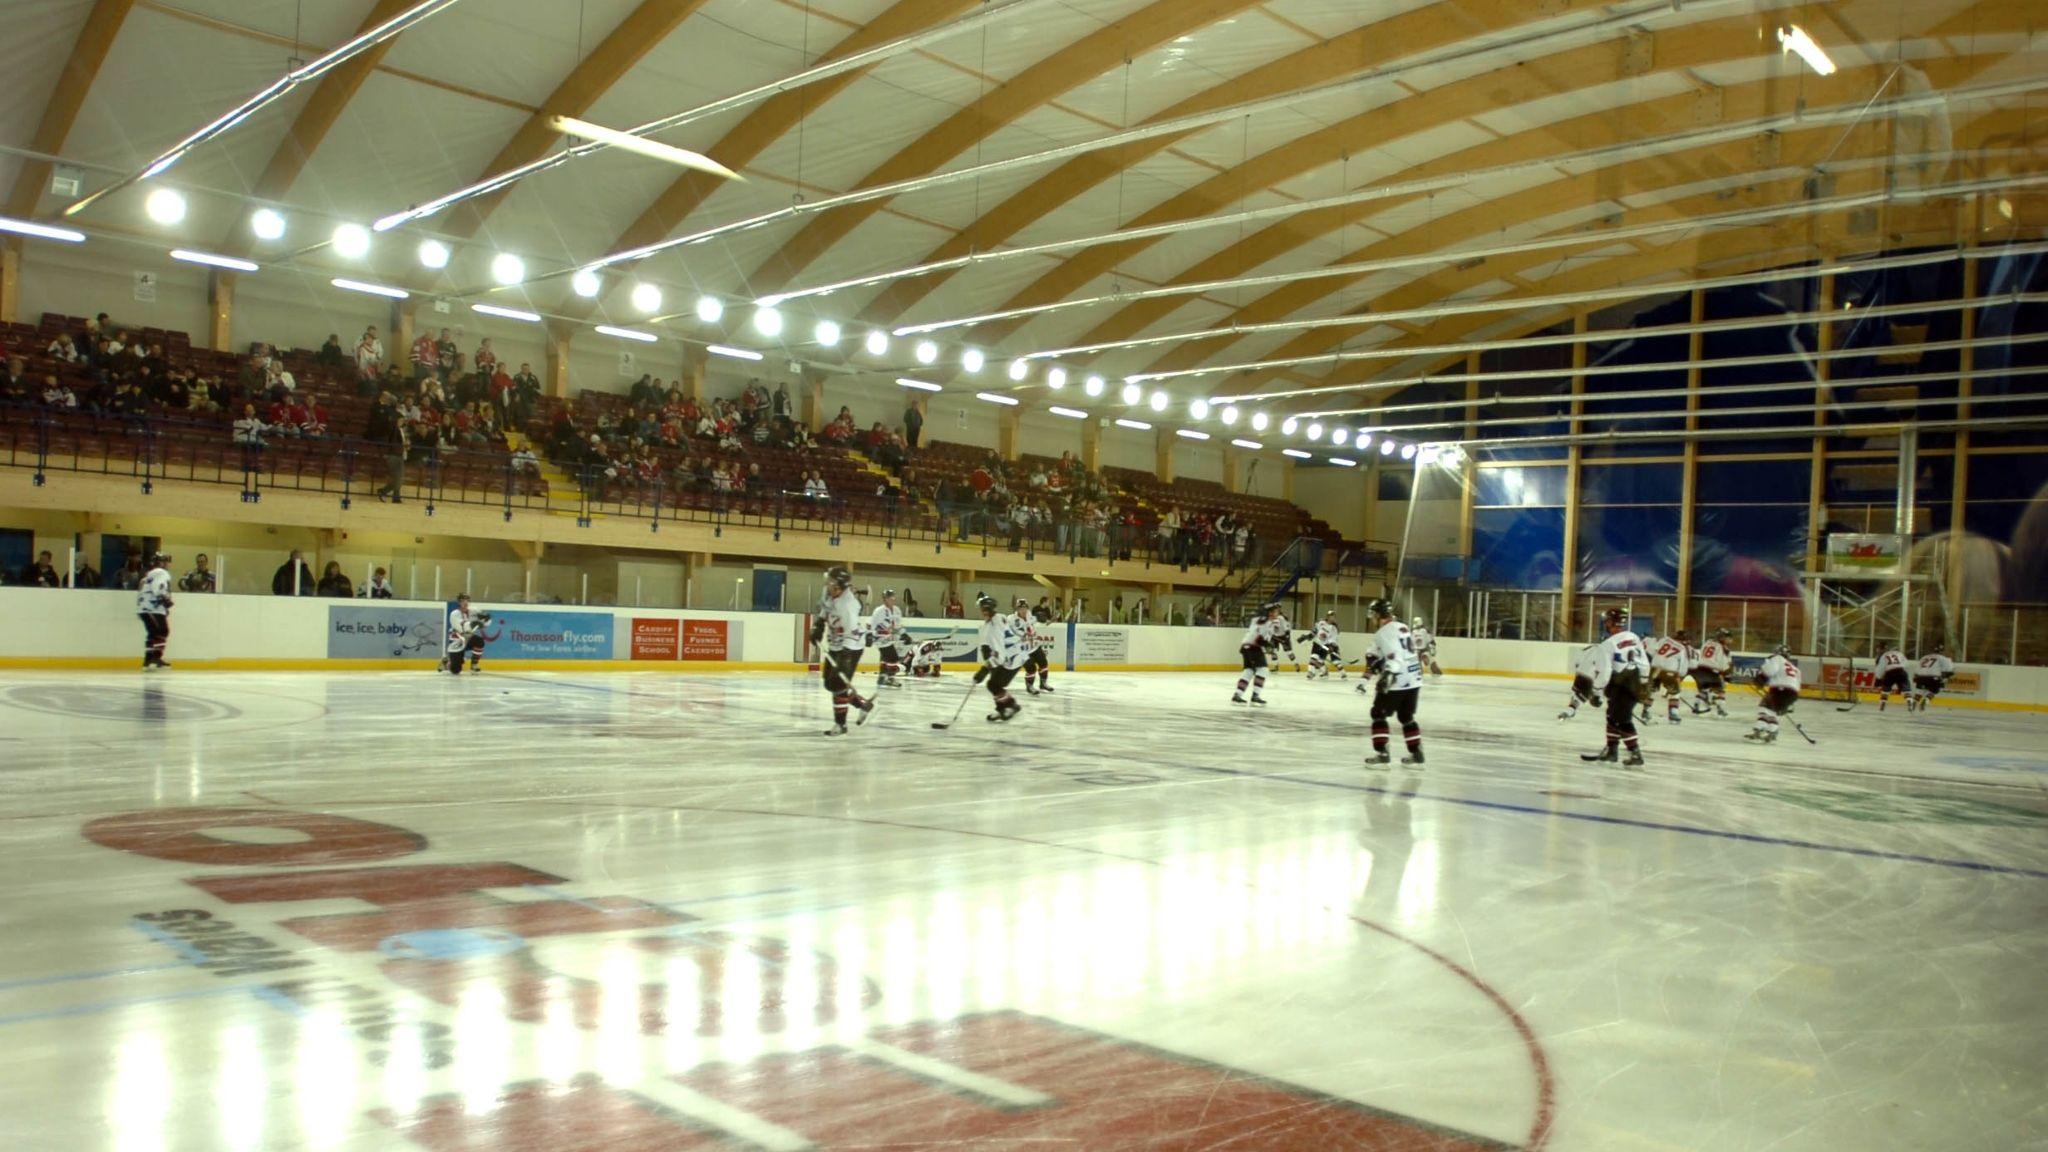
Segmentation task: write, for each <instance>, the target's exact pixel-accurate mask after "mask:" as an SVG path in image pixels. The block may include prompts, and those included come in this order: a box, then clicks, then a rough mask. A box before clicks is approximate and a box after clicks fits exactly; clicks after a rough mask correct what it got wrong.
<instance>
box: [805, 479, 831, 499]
mask: <svg viewBox="0 0 2048 1152" xmlns="http://www.w3.org/2000/svg"><path fill="white" fill-rule="evenodd" d="M804 495H805V496H807V497H809V498H810V499H812V500H830V499H831V498H832V492H831V490H830V489H828V488H826V487H825V475H824V473H822V472H806V473H804Z"/></svg>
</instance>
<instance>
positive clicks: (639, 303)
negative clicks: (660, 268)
mask: <svg viewBox="0 0 2048 1152" xmlns="http://www.w3.org/2000/svg"><path fill="white" fill-rule="evenodd" d="M629 299H631V300H632V301H633V307H635V308H638V309H639V310H640V311H642V312H646V313H649V314H652V313H655V312H659V311H661V289H660V288H659V287H658V286H656V285H653V284H635V285H633V292H632V295H631V296H630V297H629Z"/></svg>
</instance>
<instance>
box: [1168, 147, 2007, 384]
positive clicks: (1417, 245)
mask: <svg viewBox="0 0 2048 1152" xmlns="http://www.w3.org/2000/svg"><path fill="white" fill-rule="evenodd" d="M2024 116H2025V114H2024V111H2018V110H2002V111H1998V112H1992V113H1989V114H1986V115H1982V116H1979V117H1975V118H1973V119H1971V120H1969V121H1967V122H1965V123H1964V124H1962V125H1959V126H1958V131H1957V137H1956V138H1957V143H1958V147H1957V152H1958V154H1960V153H1962V152H1963V151H1965V150H1966V148H1967V147H1968V145H1966V144H1965V143H1964V141H1966V140H1967V141H1975V140H1978V139H1982V138H1984V137H1985V136H1986V135H1987V134H1996V133H1999V132H2008V131H2010V130H2011V129H2012V127H2013V126H2014V125H2015V124H2018V123H2021V122H2023V121H2024ZM1839 134H1840V129H1839V128H1838V127H1837V128H1832V129H1831V128H1830V127H1829V126H1827V125H1821V126H1818V127H1815V128H1811V129H1807V130H1805V131H1803V132H1799V133H1792V134H1788V135H1787V136H1786V137H1785V141H1784V146H1785V148H1786V149H1787V154H1788V155H1792V154H1798V153H1797V149H1799V148H1802V147H1805V148H1813V147H1819V148H1826V147H1827V146H1829V145H1830V144H1831V143H1832V142H1833V140H1834V139H1835V138H1836V137H1837V136H1839ZM1861 143H1862V144H1863V146H1862V147H1856V146H1854V144H1853V143H1852V144H1851V145H1845V147H1844V149H1843V153H1842V157H1841V158H1854V157H1859V156H1867V155H1872V154H1876V155H1883V154H1884V153H1885V152H1887V151H1888V150H1889V148H1888V145H1889V140H1888V137H1881V138H1879V139H1875V140H1870V139H1866V140H1864V141H1862V142H1861ZM1873 145H1874V147H1872V146H1873ZM1749 147H1750V145H1749V144H1747V143H1746V142H1739V143H1735V144H1725V145H1719V146H1716V147H1713V148H1709V149H1702V150H1697V152H1696V154H1698V155H1702V156H1703V157H1704V156H1707V155H1713V156H1718V157H1719V158H1720V161H1721V162H1722V163H1723V164H1724V165H1729V166H1733V165H1735V164H1737V163H1739V162H1741V161H1743V160H1744V159H1745V158H1746V153H1747V151H1748V149H1749ZM1661 174H1662V173H1660V172H1658V171H1657V170H1654V169H1651V168H1648V167H1647V166H1646V162H1645V161H1638V162H1636V163H1635V164H1631V165H1623V166H1621V168H1619V169H1617V170H1615V171H1614V172H1613V173H1605V172H1591V173H1587V174H1585V175H1582V176H1578V177H1574V178H1571V179H1568V180H1560V181H1555V182H1552V183H1550V184H1546V185H1543V186H1542V187H1540V188H1534V189H1530V190H1528V191H1526V192H1523V193H1520V194H1518V195H1517V196H1516V197H1515V199H1514V202H1513V206H1512V209H1511V210H1508V211H1505V212H1504V211H1503V208H1502V206H1501V205H1498V204H1481V205H1476V206H1474V207H1472V208H1469V209H1466V210H1465V211H1462V212H1459V213H1455V214H1453V215H1451V216H1447V217H1445V218H1444V219H1443V220H1441V221H1439V222H1438V226H1437V227H1435V228H1432V229H1428V230H1418V231H1415V232H1409V233H1405V234H1403V235H1401V236H1396V237H1393V238H1391V239H1389V240H1385V241H1382V242H1380V243H1378V244H1374V245H1370V246H1368V247H1366V248H1364V249H1361V250H1359V251H1357V252H1353V253H1349V254H1347V255H1346V256H1345V257H1343V260H1344V261H1347V262H1348V261H1351V260H1370V259H1379V258H1382V257H1387V256H1396V255H1411V254H1415V253H1418V252H1426V251H1429V250H1432V249H1435V248H1438V247H1444V246H1449V247H1455V246H1456V245H1458V244H1460V243H1462V242H1463V241H1464V240H1466V239H1469V238H1471V237H1474V236H1481V235H1486V234H1488V233H1491V232H1494V231H1496V230H1498V229H1500V228H1502V227H1512V226H1513V225H1515V224H1517V223H1521V222H1525V221H1529V220H1540V219H1542V218H1544V217H1546V216H1550V215H1554V214H1556V213H1558V212H1560V211H1562V210H1565V209H1567V208H1570V207H1572V206H1574V205H1580V204H1585V203H1588V202H1589V201H1590V200H1591V199H1593V198H1595V197H1597V196H1599V195H1602V193H1601V191H1600V189H1601V188H1602V187H1603V186H1604V179H1605V178H1613V177H1618V178H1619V179H1621V180H1622V181H1623V182H1624V184H1625V190H1626V191H1628V192H1643V191H1655V190H1657V189H1659V188H1668V187H1683V186H1684V185H1686V184H1688V183H1692V182H1694V181H1695V180H1697V179H1698V177H1696V176H1691V175H1682V176H1680V177H1678V178H1676V179H1669V180H1656V181H1654V182H1651V181H1646V182H1644V183H1640V184H1638V183H1635V182H1634V181H1635V180H1637V179H1638V178H1640V177H1645V176H1648V177H1653V178H1654V177H1656V176H1659V175H1661ZM1884 175H1885V173H1884V172H1883V171H1882V170H1875V169H1868V168H1864V169H1851V170H1848V171H1845V172H1844V173H1843V175H1842V176H1841V178H1840V179H1839V181H1838V183H1837V188H1836V191H1837V193H1838V194H1851V193H1854V192H1856V191H1859V190H1875V189H1877V188H1879V187H1881V186H1882V180H1883V178H1884ZM1799 184H1800V179H1799V178H1790V179H1781V180H1779V181H1777V182H1774V183H1773V184H1772V185H1771V186H1770V188H1769V190H1768V191H1759V192H1758V193H1755V194H1753V195H1752V196H1751V197H1749V198H1748V202H1749V203H1751V204H1753V205H1768V204H1780V203H1784V202H1785V200H1786V199H1787V198H1788V197H1790V196H1793V195H1796V193H1797V190H1798V186H1799ZM1740 206H1741V205H1731V204H1729V203H1727V202H1725V200H1724V199H1723V198H1722V197H1721V196H1720V195H1718V194H1714V193H1708V194H1702V195H1697V196H1692V197H1687V198H1684V199H1681V200H1676V201H1672V202H1668V203H1663V204H1657V205H1652V206H1650V207H1648V208H1645V209H1642V210H1639V211H1637V212H1631V213H1627V214H1626V216H1625V220H1624V222H1625V224H1635V223H1643V222H1648V221H1654V220H1663V219H1669V220H1682V219H1687V218H1690V217H1692V216H1696V215H1703V214H1707V213H1710V212H1714V211H1729V210H1732V209H1734V208H1738V207H1740ZM1795 222H1796V221H1795ZM1762 230H1764V231H1773V230H1774V229H1773V228H1770V227H1766V228H1764V229H1762ZM1731 231H1734V232H1738V233H1739V232H1743V231H1757V229H1734V230H1731ZM1654 250H1655V251H1668V250H1669V246H1666V247H1665V248H1660V249H1654ZM1557 258H1558V253H1557V252H1549V251H1544V252H1524V253H1516V254H1513V255H1509V256H1504V257H1499V258H1494V259H1489V260H1487V261H1486V262H1485V263H1483V264H1481V265H1479V266H1477V267H1473V268H1469V269H1463V270H1457V269H1453V270H1448V271H1445V272H1439V273H1437V274H1435V275H1432V276H1428V277H1425V278H1423V279H1421V280H1418V281H1415V282H1413V283H1410V284H1407V285H1403V286H1402V287H1400V288H1397V289H1395V290H1393V291H1392V292H1389V293H1387V294H1385V295H1383V296H1381V297H1379V298H1378V299H1375V300H1373V301H1372V302H1370V303H1369V304H1365V305H1363V306H1361V307H1359V308H1356V309H1352V310H1350V312H1351V313H1353V314H1367V315H1369V314H1372V313H1376V312H1387V311H1396V310H1401V309H1407V308H1416V307H1423V306H1426V305H1428V304H1430V303H1433V302H1435V301H1438V300H1441V299H1443V298H1445V297H1447V296H1450V295H1454V294H1456V293H1457V292H1459V291H1462V290H1464V289H1465V288H1469V287H1472V286H1474V285H1477V284H1483V283H1486V282H1487V281H1490V280H1496V279H1505V278H1507V277H1509V276H1513V275H1516V274H1519V273H1522V272H1525V271H1529V270H1532V269H1537V268H1540V267H1542V266H1543V265H1546V264H1551V263H1554V262H1555V261H1556V260H1557ZM1351 282H1352V281H1349V280H1332V281H1309V282H1304V283H1299V284H1290V285H1286V286H1284V287H1282V288H1280V289H1278V290H1276V291H1274V292H1272V293H1269V294H1267V295H1266V296H1264V297H1262V298H1261V299H1259V300H1258V301H1255V302H1253V303H1252V304H1250V305H1247V306H1246V307H1245V308H1244V309H1243V310H1241V311H1239V312H1238V313H1236V314H1235V315H1233V316H1232V317H1230V318H1229V319H1228V320H1226V321H1224V322H1222V323H1221V324H1219V325H1218V327H1219V329H1222V328H1227V327H1228V326H1229V325H1230V324H1258V323H1266V322H1270V321H1273V320H1282V319H1285V318H1286V317H1288V316H1291V315H1294V314H1296V313H1298V312H1299V311H1300V310H1301V309H1302V308H1304V307H1306V306H1307V305H1309V304H1311V303H1313V302H1314V301H1315V300H1318V299H1321V298H1322V297H1324V296H1327V295H1330V294H1332V293H1333V292H1337V291H1341V290H1342V287H1343V286H1344V285H1345V284H1348V283H1351ZM1529 290H1530V291H1531V292H1533V293H1536V294H1549V293H1551V292H1554V291H1558V290H1559V289H1556V288H1555V287H1553V285H1552V283H1551V282H1550V281H1548V280H1546V281H1544V282H1542V283H1539V284H1536V285H1533V286H1532V287H1531V288H1530V289H1529ZM1518 291H1519V290H1518ZM1499 317H1500V314H1499V313H1494V314H1492V316H1491V317H1490V318H1489V319H1487V320H1485V321H1482V323H1491V322H1495V321H1497V320H1498V319H1499ZM1363 327H1364V326H1357V327H1340V328H1314V329H1306V330H1304V331H1302V332H1301V333H1300V334H1299V335H1297V336H1295V337H1294V338H1293V339H1291V340H1289V341H1287V342H1286V343H1284V344H1282V345H1280V346H1279V347H1277V348H1275V349H1273V350H1272V351H1271V352H1269V353H1266V354H1264V356H1263V357H1262V358H1269V359H1287V358H1291V357H1297V356H1313V355H1317V354H1320V353H1324V352H1328V351H1330V350H1332V349H1334V348H1336V347H1338V346H1339V345H1341V344H1342V343H1343V342H1344V341H1345V339H1346V338H1347V337H1349V336H1352V335H1355V334H1356V333H1358V332H1360V331H1362V330H1363ZM1237 339H1239V337H1237V336H1236V335H1233V334H1232V333H1230V332H1228V331H1220V330H1219V331H1218V332H1217V334H1216V336H1215V337H1213V338H1202V339H1199V340H1195V341H1190V342H1188V343H1185V344H1182V345H1180V346H1178V347H1176V348H1174V349H1173V350H1172V351H1170V352H1168V353H1167V354H1166V355H1165V356H1163V357H1161V358H1160V359H1159V360H1158V361H1156V362H1155V363H1154V364H1153V365H1151V366H1149V367H1148V368H1147V369H1146V370H1147V371H1175V370H1178V369H1181V368H1190V367H1196V366H1199V365H1200V364H1201V363H1203V362H1205V361H1207V360H1209V359H1210V358H1211V357H1213V356H1214V355H1215V354H1216V353H1217V352H1218V351H1219V350H1221V349H1222V348H1225V347H1227V346H1228V345H1229V344H1231V343H1234V342H1235V341H1236V340H1237ZM1368 364H1369V365H1370V366H1369V367H1364V368H1354V369H1339V370H1338V371H1336V372H1334V373H1333V374H1331V375H1330V376H1327V377H1322V378H1315V379H1311V380H1309V381H1307V382H1306V383H1308V384H1311V385H1318V386H1320V385H1327V386H1330V387H1342V386H1344V385H1347V384H1358V383H1367V382H1369V380H1370V376H1371V375H1373V374H1376V373H1380V372H1384V371H1386V370H1388V366H1387V364H1386V362H1383V361H1372V362H1368ZM1278 375H1279V373H1278V372H1277V370H1264V371H1259V372H1255V373H1252V374H1250V375H1249V376H1238V377H1233V378H1232V386H1231V387H1230V388H1229V389H1228V391H1231V392H1241V391H1246V390H1256V389H1257V388H1258V387H1259V386H1260V384H1261V382H1264V381H1269V380H1272V379H1274V378H1275V377H1276V376H1278Z"/></svg>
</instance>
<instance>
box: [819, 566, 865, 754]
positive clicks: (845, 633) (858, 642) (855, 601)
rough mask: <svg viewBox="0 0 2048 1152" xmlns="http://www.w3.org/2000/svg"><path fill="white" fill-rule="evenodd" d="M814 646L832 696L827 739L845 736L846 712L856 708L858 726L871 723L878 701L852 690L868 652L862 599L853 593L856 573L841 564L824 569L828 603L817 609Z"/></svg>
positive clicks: (826, 601)
mask: <svg viewBox="0 0 2048 1152" xmlns="http://www.w3.org/2000/svg"><path fill="white" fill-rule="evenodd" d="M811 643H813V644H815V645H817V646H818V665H819V667H820V668H821V669H823V671H824V675H825V691H827V692H830V693H832V727H830V728H827V729H825V735H827V736H844V735H846V710H847V709H848V708H849V707H851V708H857V709H859V710H860V717H859V718H858V719H856V720H855V721H854V724H855V725H856V726H858V725H861V724H865V723H867V722H868V717H869V716H871V715H873V714H874V711H875V702H874V700H873V699H871V698H867V697H863V696H862V695H861V694H860V693H858V692H856V691H854V689H853V675H854V672H855V670H857V669H858V668H859V667H860V657H861V653H863V652H866V651H867V647H868V641H867V634H866V630H865V629H863V628H862V627H861V618H860V597H858V596H855V595H854V594H853V573H851V572H848V571H847V570H846V569H845V568H843V567H840V566H839V565H836V564H835V565H833V566H832V567H830V568H828V569H826V570H825V601H824V603H823V604H820V605H819V606H818V618H817V619H816V620H815V621H813V622H812V624H811Z"/></svg>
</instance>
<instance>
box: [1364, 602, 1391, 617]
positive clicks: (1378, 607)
mask: <svg viewBox="0 0 2048 1152" xmlns="http://www.w3.org/2000/svg"><path fill="white" fill-rule="evenodd" d="M1366 610H1367V611H1369V612H1371V613H1372V614H1373V618H1374V619H1376V620H1392V619H1393V618H1394V602H1393V601H1391V600H1387V599H1384V598H1382V599H1379V600H1375V601H1373V602H1372V603H1371V604H1368V605H1367V606H1366Z"/></svg>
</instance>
